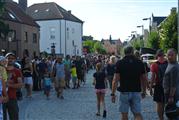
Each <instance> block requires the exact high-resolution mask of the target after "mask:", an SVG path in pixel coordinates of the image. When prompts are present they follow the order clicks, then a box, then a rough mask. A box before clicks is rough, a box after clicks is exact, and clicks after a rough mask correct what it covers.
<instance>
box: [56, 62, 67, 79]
mask: <svg viewBox="0 0 179 120" xmlns="http://www.w3.org/2000/svg"><path fill="white" fill-rule="evenodd" d="M55 69H56V77H58V78H64V77H65V70H64V69H65V66H64V64H63V63H56V65H55Z"/></svg>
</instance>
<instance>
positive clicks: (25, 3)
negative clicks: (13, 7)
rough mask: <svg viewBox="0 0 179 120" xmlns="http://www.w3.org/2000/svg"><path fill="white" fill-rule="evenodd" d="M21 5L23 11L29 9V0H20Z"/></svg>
mask: <svg viewBox="0 0 179 120" xmlns="http://www.w3.org/2000/svg"><path fill="white" fill-rule="evenodd" d="M19 6H20V7H21V9H22V10H23V11H26V9H27V0H19Z"/></svg>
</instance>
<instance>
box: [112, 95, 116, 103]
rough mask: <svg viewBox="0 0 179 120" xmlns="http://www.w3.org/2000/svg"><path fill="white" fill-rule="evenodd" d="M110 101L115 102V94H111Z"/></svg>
mask: <svg viewBox="0 0 179 120" xmlns="http://www.w3.org/2000/svg"><path fill="white" fill-rule="evenodd" d="M111 101H112V103H115V102H116V96H115V95H114V96H111Z"/></svg>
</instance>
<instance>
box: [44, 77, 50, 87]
mask: <svg viewBox="0 0 179 120" xmlns="http://www.w3.org/2000/svg"><path fill="white" fill-rule="evenodd" d="M44 83H45V86H51V79H50V78H49V77H45V78H44Z"/></svg>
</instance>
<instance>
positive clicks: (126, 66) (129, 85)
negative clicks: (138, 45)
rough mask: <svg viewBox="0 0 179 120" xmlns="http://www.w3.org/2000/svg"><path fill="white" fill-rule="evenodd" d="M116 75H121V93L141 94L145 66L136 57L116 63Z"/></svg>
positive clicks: (126, 57) (125, 58)
mask: <svg viewBox="0 0 179 120" xmlns="http://www.w3.org/2000/svg"><path fill="white" fill-rule="evenodd" d="M116 73H119V74H120V87H119V90H120V91H121V92H140V91H141V80H140V77H141V75H142V74H145V68H144V64H143V63H142V61H141V60H138V59H137V58H136V57H134V56H125V57H124V58H123V59H122V60H119V61H118V62H117V63H116Z"/></svg>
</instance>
